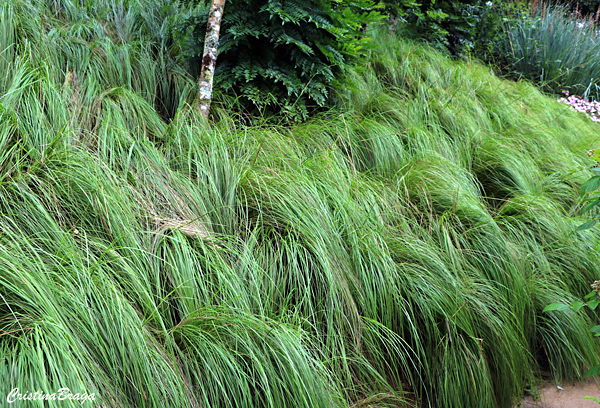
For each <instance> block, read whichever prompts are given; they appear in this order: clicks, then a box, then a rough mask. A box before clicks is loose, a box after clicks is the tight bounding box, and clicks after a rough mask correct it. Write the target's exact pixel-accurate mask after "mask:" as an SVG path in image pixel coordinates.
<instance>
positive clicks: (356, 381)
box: [0, 0, 600, 408]
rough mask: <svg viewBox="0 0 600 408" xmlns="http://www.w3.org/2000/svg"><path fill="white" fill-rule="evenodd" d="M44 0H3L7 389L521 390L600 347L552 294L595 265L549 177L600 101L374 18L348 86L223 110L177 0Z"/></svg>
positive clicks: (454, 402) (480, 401)
mask: <svg viewBox="0 0 600 408" xmlns="http://www.w3.org/2000/svg"><path fill="white" fill-rule="evenodd" d="M48 4H49V3H48V2H46V1H42V0H9V1H7V2H4V3H3V4H2V5H0V72H2V73H3V75H2V76H1V77H0V118H1V120H0V147H1V148H0V294H1V297H0V378H1V379H2V381H0V395H2V396H4V397H5V396H6V395H8V394H9V392H10V391H11V390H12V389H14V388H15V387H18V388H19V389H20V390H21V391H22V392H33V391H37V390H40V391H43V392H47V393H51V392H55V391H56V390H58V389H59V388H61V387H69V388H70V389H71V390H72V391H73V392H87V393H95V395H96V396H97V400H96V402H95V404H96V405H98V406H103V407H136V408H138V407H160V408H164V407H178V408H179V407H198V406H206V407H208V406H210V407H232V406H234V407H273V408H275V407H311V408H312V407H328V408H330V407H348V406H357V407H360V406H364V407H367V406H375V405H376V406H384V407H385V406H387V407H403V406H410V404H413V405H417V406H420V407H427V406H431V407H436V406H437V407H445V408H454V407H456V408H458V407H465V406H469V407H474V408H489V407H510V406H511V404H512V402H513V401H514V400H515V399H517V398H519V396H520V395H521V394H522V390H523V388H524V387H525V386H526V385H527V384H528V382H529V381H530V380H531V378H532V376H533V375H534V373H535V372H536V370H537V369H539V368H542V369H549V370H551V371H552V373H553V375H554V376H555V378H557V379H558V378H576V377H579V376H581V375H582V369H583V367H591V366H593V365H595V364H597V363H598V361H597V360H598V358H597V356H598V351H599V350H598V344H597V342H595V341H594V340H595V339H594V338H593V336H592V334H591V333H590V332H589V327H592V320H591V317H592V316H591V315H590V314H587V313H586V311H580V313H578V314H577V313H574V312H573V311H572V310H571V309H568V310H562V311H554V312H552V313H548V314H546V313H542V309H543V308H544V307H545V306H547V305H548V304H550V303H559V302H560V303H566V304H569V303H572V302H573V301H575V300H576V298H577V297H578V296H579V294H581V293H585V291H586V290H587V289H588V288H589V282H591V281H594V279H597V277H598V276H599V275H600V265H599V264H598V262H597V259H598V250H597V248H598V244H599V242H598V230H597V229H591V230H587V231H577V232H575V231H574V230H575V229H576V227H577V225H579V224H580V223H581V219H580V217H579V215H578V214H579V209H580V207H581V204H582V203H581V201H580V198H579V197H578V195H577V194H576V192H575V191H574V189H573V186H579V185H581V184H582V183H583V182H584V181H585V180H586V179H587V178H588V175H586V174H584V173H577V174H575V175H574V176H573V177H572V178H570V179H568V180H567V181H565V180H564V179H563V178H562V177H561V176H562V175H563V174H566V173H567V172H568V170H570V169H573V168H576V167H577V166H579V165H582V164H583V162H582V155H581V152H582V151H587V150H588V149H590V148H592V147H595V146H594V143H597V133H598V125H597V124H595V123H593V122H592V121H590V120H589V119H587V118H585V117H583V115H580V114H578V113H576V112H572V111H571V110H570V109H569V108H568V107H567V106H566V105H563V104H559V103H558V102H556V101H555V100H553V99H550V98H548V97H546V96H543V95H542V94H541V93H540V92H539V91H538V90H537V89H536V88H534V87H533V86H531V85H529V84H528V83H525V82H517V83H513V82H509V81H504V80H500V79H498V78H497V77H495V76H494V75H493V74H491V73H490V70H489V68H486V67H483V66H481V65H478V64H475V63H472V62H453V61H450V60H448V59H447V58H445V57H444V56H442V55H441V54H439V53H437V52H434V51H432V50H430V49H427V48H424V47H422V46H419V45H415V44H412V43H408V42H405V41H402V40H399V39H398V38H396V37H394V36H391V35H389V34H388V33H387V31H386V32H384V33H379V34H377V35H376V41H377V44H378V45H379V46H380V48H379V49H377V50H376V51H373V52H372V53H371V54H370V55H369V58H368V59H367V60H365V63H366V64H365V65H366V66H365V68H364V69H363V70H361V71H360V72H358V71H354V70H348V71H347V73H346V77H345V78H344V79H345V81H346V83H350V84H352V87H348V88H345V89H340V90H339V98H340V100H341V101H343V103H344V106H343V109H341V110H335V111H330V112H326V113H322V114H320V115H317V116H316V117H314V118H312V119H311V120H310V121H307V122H305V123H301V124H296V125H294V126H289V127H276V126H271V127H267V126H260V127H243V126H241V125H240V124H239V122H236V121H235V120H234V119H232V117H231V116H230V115H229V112H228V111H227V110H225V109H223V107H222V106H221V107H218V106H217V109H215V117H214V122H213V124H212V125H209V124H207V123H206V121H204V120H202V118H199V117H197V116H196V114H195V113H194V112H193V111H192V110H190V109H189V104H188V102H190V98H189V95H190V92H192V93H193V89H194V86H195V82H194V80H193V79H192V78H191V77H190V76H188V75H187V74H186V73H185V71H183V70H182V69H181V68H180V67H179V66H178V65H177V64H176V63H175V62H174V61H173V60H172V59H171V58H170V57H169V54H168V52H167V51H169V49H170V48H169V47H170V44H169V38H170V37H169V33H168V30H167V29H165V28H164V27H165V25H164V24H163V22H164V21H165V18H164V15H162V14H161V13H162V12H163V11H164V12H165V13H167V11H166V10H164V9H160V8H152V7H150V6H151V5H150V4H149V3H147V2H145V1H142V0H140V2H139V3H137V2H133V1H132V2H130V3H129V4H128V5H124V4H123V3H119V2H116V1H106V2H102V1H93V2H92V1H90V2H87V3H85V4H77V6H76V5H74V3H71V2H69V1H64V2H60V1H53V2H51V6H52V7H51V8H48ZM167 20H168V19H167ZM171 109H172V110H173V111H174V115H173V116H174V120H173V121H169V120H165V118H167V117H169V115H167V114H165V112H168V111H169V110H171ZM30 405H31V406H34V407H35V406H39V407H42V406H49V407H61V408H62V407H66V406H82V405H81V404H79V403H78V402H70V403H69V402H68V401H48V402H46V403H45V404H44V403H42V402H40V401H37V402H32V403H31V404H30ZM84 406H86V405H84Z"/></svg>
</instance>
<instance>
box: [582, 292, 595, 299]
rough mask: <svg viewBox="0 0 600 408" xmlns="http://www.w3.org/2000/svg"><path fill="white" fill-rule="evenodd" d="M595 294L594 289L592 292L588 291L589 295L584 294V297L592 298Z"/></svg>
mask: <svg viewBox="0 0 600 408" xmlns="http://www.w3.org/2000/svg"><path fill="white" fill-rule="evenodd" d="M595 295H596V292H594V291H593V290H592V291H591V292H590V293H588V294H587V295H585V296H584V299H585V300H589V299H591V298H592V297H594V296H595Z"/></svg>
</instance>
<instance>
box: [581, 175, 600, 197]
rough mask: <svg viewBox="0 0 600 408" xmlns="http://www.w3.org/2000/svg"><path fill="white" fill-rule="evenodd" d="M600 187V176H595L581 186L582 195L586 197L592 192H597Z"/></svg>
mask: <svg viewBox="0 0 600 408" xmlns="http://www.w3.org/2000/svg"><path fill="white" fill-rule="evenodd" d="M598 187H600V176H593V177H592V178H590V179H589V180H588V181H586V182H585V183H583V184H582V185H581V191H580V193H581V195H582V196H584V195H586V194H587V193H589V192H590V191H594V190H597V189H598Z"/></svg>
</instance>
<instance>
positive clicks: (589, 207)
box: [581, 200, 600, 214]
mask: <svg viewBox="0 0 600 408" xmlns="http://www.w3.org/2000/svg"><path fill="white" fill-rule="evenodd" d="M598 204H600V200H596V201H592V202H590V203H587V204H586V205H584V206H583V208H581V214H585V213H586V212H588V211H589V210H591V209H592V208H594V207H595V206H597V205H598Z"/></svg>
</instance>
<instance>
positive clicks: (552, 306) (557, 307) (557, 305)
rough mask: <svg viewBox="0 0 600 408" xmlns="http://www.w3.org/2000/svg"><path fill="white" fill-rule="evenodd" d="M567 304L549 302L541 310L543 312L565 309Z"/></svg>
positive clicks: (567, 306)
mask: <svg viewBox="0 0 600 408" xmlns="http://www.w3.org/2000/svg"><path fill="white" fill-rule="evenodd" d="M568 308H569V305H565V304H564V303H551V304H549V305H548V306H546V307H545V308H544V310H542V312H543V313H546V312H550V311H552V310H567V309H568Z"/></svg>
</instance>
